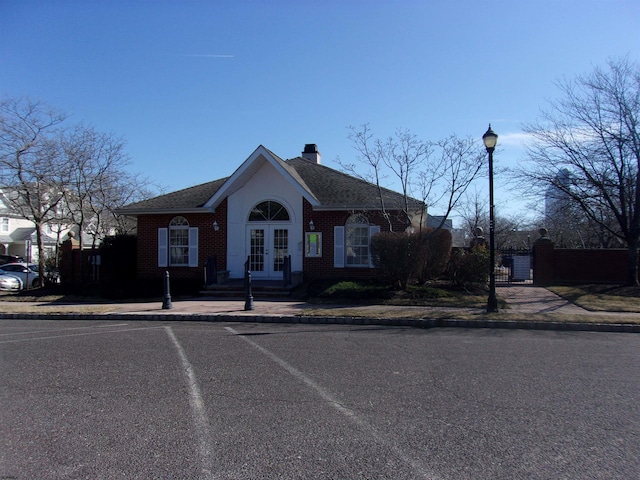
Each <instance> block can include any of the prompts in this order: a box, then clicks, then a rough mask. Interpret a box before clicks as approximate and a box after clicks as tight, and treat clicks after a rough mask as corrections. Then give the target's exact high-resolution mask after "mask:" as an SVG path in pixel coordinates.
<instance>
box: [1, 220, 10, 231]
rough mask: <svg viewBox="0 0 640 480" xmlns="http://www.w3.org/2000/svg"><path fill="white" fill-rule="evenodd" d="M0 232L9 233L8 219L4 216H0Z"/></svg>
mask: <svg viewBox="0 0 640 480" xmlns="http://www.w3.org/2000/svg"><path fill="white" fill-rule="evenodd" d="M0 232H2V233H9V219H8V218H6V217H3V218H0Z"/></svg>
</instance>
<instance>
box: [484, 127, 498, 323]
mask: <svg viewBox="0 0 640 480" xmlns="http://www.w3.org/2000/svg"><path fill="white" fill-rule="evenodd" d="M482 141H483V142H484V146H485V147H486V149H487V153H489V299H488V300H487V313H491V312H497V311H498V297H496V273H495V262H496V258H495V250H494V244H495V237H494V235H495V233H494V227H495V220H494V217H493V151H494V150H495V148H496V144H497V143H498V135H497V134H496V132H494V131H493V130H491V124H489V129H488V130H487V131H486V132H485V134H484V135H483V136H482Z"/></svg>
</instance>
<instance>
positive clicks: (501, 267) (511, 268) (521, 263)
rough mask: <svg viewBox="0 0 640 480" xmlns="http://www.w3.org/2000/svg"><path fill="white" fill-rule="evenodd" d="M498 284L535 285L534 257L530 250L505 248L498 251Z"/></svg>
mask: <svg viewBox="0 0 640 480" xmlns="http://www.w3.org/2000/svg"><path fill="white" fill-rule="evenodd" d="M495 276H496V282H500V283H512V282H520V283H533V257H532V255H531V250H529V249H526V248H524V249H517V248H505V249H500V250H497V251H496V266H495Z"/></svg>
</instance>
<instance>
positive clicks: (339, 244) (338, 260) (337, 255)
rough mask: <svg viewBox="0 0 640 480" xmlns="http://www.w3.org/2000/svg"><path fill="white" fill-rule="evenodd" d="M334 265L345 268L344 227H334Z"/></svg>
mask: <svg viewBox="0 0 640 480" xmlns="http://www.w3.org/2000/svg"><path fill="white" fill-rule="evenodd" d="M333 267H334V268H344V227H333Z"/></svg>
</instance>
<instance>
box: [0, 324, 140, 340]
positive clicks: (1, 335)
mask: <svg viewBox="0 0 640 480" xmlns="http://www.w3.org/2000/svg"><path fill="white" fill-rule="evenodd" d="M127 325H129V324H128V323H117V324H115V325H112V324H105V325H91V326H89V327H69V328H47V329H45V330H29V331H26V332H13V333H0V337H13V336H15V335H33V334H34V333H46V332H64V331H67V330H87V329H90V328H107V327H126V326H127Z"/></svg>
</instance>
